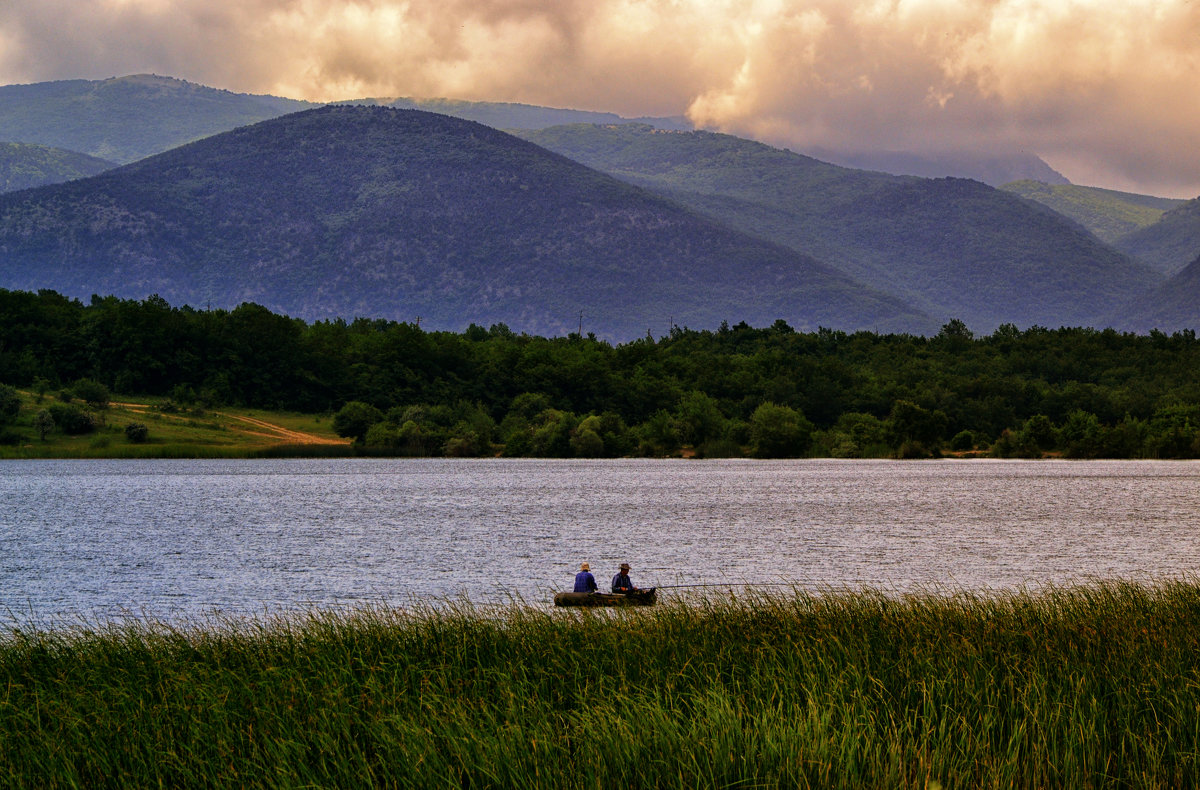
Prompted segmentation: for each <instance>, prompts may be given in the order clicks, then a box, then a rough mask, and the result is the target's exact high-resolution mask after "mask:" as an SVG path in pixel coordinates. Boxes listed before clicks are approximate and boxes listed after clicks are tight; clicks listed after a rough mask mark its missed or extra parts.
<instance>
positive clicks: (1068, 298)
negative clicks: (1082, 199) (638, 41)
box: [520, 125, 1163, 330]
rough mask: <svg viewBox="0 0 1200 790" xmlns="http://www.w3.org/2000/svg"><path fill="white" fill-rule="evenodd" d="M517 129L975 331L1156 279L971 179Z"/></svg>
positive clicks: (632, 131) (746, 149) (1104, 308)
mask: <svg viewBox="0 0 1200 790" xmlns="http://www.w3.org/2000/svg"><path fill="white" fill-rule="evenodd" d="M520 134H521V136H523V137H524V138H525V139H528V140H532V141H533V142H536V143H538V144H539V145H543V146H545V147H547V148H549V149H551V150H553V151H557V152H559V153H561V154H563V155H564V156H569V157H571V158H574V159H576V160H578V161H580V162H582V163H584V164H586V165H589V166H591V167H595V168H596V169H598V170H603V171H605V172H608V173H611V174H612V175H614V176H616V177H618V178H621V179H624V180H626V181H628V182H630V183H633V184H637V185H639V186H643V187H646V188H648V189H652V190H655V191H657V192H659V193H661V194H663V195H666V196H670V197H671V198H672V199H674V200H678V201H679V202H681V203H683V204H685V205H687V206H690V207H692V208H693V209H696V210H698V211H702V212H705V213H707V214H709V215H710V216H713V217H719V218H720V219H721V220H722V221H724V222H728V223H729V224H730V225H733V226H734V227H737V228H739V229H740V230H742V231H745V232H747V233H750V234H753V235H756V236H758V237H760V238H764V239H769V240H771V241H775V242H778V243H780V244H785V245H787V246H789V247H791V248H792V249H795V250H798V251H802V252H805V253H807V254H810V255H813V256H814V257H816V258H818V259H820V260H823V261H826V262H828V263H829V264H831V265H832V266H834V267H836V268H838V269H840V270H842V271H844V272H846V273H847V274H848V275H850V276H851V277H854V278H855V279H858V280H861V281H863V282H865V283H867V284H868V285H871V286H872V287H874V288H877V289H879V290H885V291H887V292H890V293H894V294H896V295H898V296H899V297H901V298H903V299H904V300H906V301H908V302H911V303H912V304H915V305H916V306H917V307H919V308H920V309H922V310H924V311H925V312H927V313H929V314H930V315H932V316H934V318H935V319H938V320H939V321H944V320H948V319H950V318H960V319H962V320H963V321H965V322H966V323H967V324H968V326H970V327H972V328H973V329H976V330H989V329H991V328H994V327H996V326H998V325H999V324H1003V323H1010V322H1011V323H1016V324H1018V325H1032V324H1040V325H1043V326H1060V325H1064V324H1065V325H1092V324H1098V323H1100V322H1102V321H1104V320H1107V318H1108V317H1109V316H1110V315H1112V313H1113V312H1114V311H1115V310H1116V309H1117V308H1118V307H1119V306H1121V305H1122V304H1124V303H1125V302H1126V301H1127V300H1128V299H1129V298H1130V296H1131V295H1136V294H1139V293H1142V292H1144V291H1147V290H1149V289H1150V288H1152V287H1154V286H1156V285H1158V284H1159V283H1160V282H1162V279H1163V278H1162V276H1161V275H1160V274H1158V273H1156V272H1154V271H1152V270H1151V269H1149V268H1148V267H1146V266H1144V265H1143V264H1140V263H1137V262H1135V261H1133V260H1130V259H1129V258H1127V257H1125V256H1123V255H1121V254H1120V253H1118V252H1116V251H1114V250H1112V249H1110V248H1108V247H1106V246H1105V245H1103V244H1101V243H1100V242H1099V241H1098V240H1097V239H1096V238H1095V237H1094V236H1092V235H1091V234H1089V233H1088V232H1087V231H1086V230H1084V229H1083V228H1082V227H1080V226H1079V225H1078V224H1077V223H1074V222H1072V221H1070V220H1068V219H1066V218H1065V217H1063V216H1061V215H1059V214H1057V213H1055V212H1053V211H1050V210H1049V209H1047V208H1045V207H1042V206H1039V205H1037V204H1035V203H1031V202H1029V201H1025V200H1022V199H1021V198H1018V197H1016V196H1014V195H1010V194H1008V193H1005V192H1002V191H1000V190H997V189H993V188H992V187H989V186H987V185H985V184H982V183H979V182H977V181H969V180H963V179H921V178H915V177H905V176H891V175H887V174H883V173H874V172H867V171H862V170H852V169H848V168H843V167H838V166H836V165H831V164H828V163H825V162H821V161H818V160H816V159H813V158H811V157H806V156H802V155H800V154H795V153H792V152H789V151H784V150H780V149H776V148H771V147H769V146H766V145H763V144H760V143H755V142H752V141H749V140H743V139H741V138H737V137H731V136H728V135H718V134H712V133H707V132H691V133H677V132H663V131H661V130H654V129H650V128H649V127H644V126H643V127H636V126H602V127H601V126H584V125H575V126H565V127H555V128H551V129H546V130H542V131H538V132H522V133H520Z"/></svg>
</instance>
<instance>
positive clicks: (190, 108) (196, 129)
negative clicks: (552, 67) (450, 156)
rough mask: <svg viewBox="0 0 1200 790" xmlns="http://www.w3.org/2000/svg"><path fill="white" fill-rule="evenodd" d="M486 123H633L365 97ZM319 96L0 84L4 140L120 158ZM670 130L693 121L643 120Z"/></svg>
mask: <svg viewBox="0 0 1200 790" xmlns="http://www.w3.org/2000/svg"><path fill="white" fill-rule="evenodd" d="M339 104H379V105H386V106H394V107H398V108H401V109H418V110H426V111H429V112H436V113H441V114H443V115H452V116H454V117H456V118H465V119H467V120H472V121H479V122H480V123H483V124H486V125H488V126H493V127H495V128H497V129H509V128H511V129H540V128H543V127H545V126H554V125H557V124H563V123H632V122H633V121H631V120H628V119H625V118H622V117H620V116H619V115H615V114H613V113H601V112H586V111H582V110H568V109H557V108H553V107H538V106H535V105H529V104H512V103H504V102H467V101H454V100H451V99H412V98H402V99H360V100H353V101H347V102H339ZM317 106H319V105H317V104H314V103H312V102H303V101H296V100H294V99H284V98H280V97H278V96H261V95H252V94H243V93H231V92H230V91H226V90H218V89H216V88H209V87H206V86H204V85H197V84H195V83H191V82H185V81H184V80H178V79H173V78H171V77H159V76H156V75H152V74H135V75H131V76H128V77H114V78H112V79H106V80H65V81H59V82H39V83H33V84H30V85H6V86H2V87H0V140H11V141H13V142H21V143H39V144H42V145H49V146H56V147H59V148H64V149H68V150H71V151H82V152H84V153H87V154H90V155H92V156H96V157H101V158H103V159H106V160H111V161H114V162H117V163H120V164H127V163H129V162H133V161H136V160H138V159H143V158H145V157H147V156H151V155H153V154H158V153H162V152H163V151H166V150H169V149H171V148H174V147H176V146H178V145H183V144H184V143H188V142H192V141H194V140H199V139H201V138H204V137H208V136H210V135H214V134H219V133H221V132H227V131H229V130H230V129H234V128H237V127H239V126H246V125H248V124H252V123H257V122H259V121H265V120H268V119H270V118H278V117H279V116H281V115H286V114H288V113H293V112H298V111H300V110H304V109H311V108H314V107H317ZM636 120H637V121H639V122H645V123H652V124H654V125H655V126H658V127H661V128H665V129H690V128H691V124H689V123H688V121H687V119H685V118H682V117H679V118H642V119H636Z"/></svg>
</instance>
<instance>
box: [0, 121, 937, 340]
mask: <svg viewBox="0 0 1200 790" xmlns="http://www.w3.org/2000/svg"><path fill="white" fill-rule="evenodd" d="M0 287H6V288H14V289H27V290H33V289H38V288H53V289H56V290H59V291H61V292H63V293H65V294H68V295H74V296H80V297H84V298H86V297H88V296H90V295H91V294H93V293H99V294H109V293H112V294H116V295H119V296H128V297H135V298H141V297H144V296H147V295H149V294H153V293H158V294H159V295H161V296H163V297H164V298H166V299H168V300H169V301H171V302H173V303H187V304H191V305H193V306H197V307H202V306H205V305H208V304H211V305H213V306H222V307H230V306H235V305H237V304H238V303H240V302H242V301H254V302H258V303H260V304H263V305H264V306H266V307H268V308H270V309H272V310H277V311H282V312H286V313H289V314H291V315H295V316H298V317H303V318H307V319H315V318H331V317H338V316H340V317H354V316H370V317H383V318H397V319H401V320H409V321H412V320H416V319H417V318H418V317H420V318H421V320H422V325H423V326H432V327H438V328H463V327H465V326H466V325H467V324H468V323H471V322H474V323H479V324H482V325H485V326H486V325H489V324H491V323H500V322H503V323H507V324H508V325H510V326H511V327H512V328H513V329H517V330H522V331H528V332H536V333H544V334H558V333H562V332H565V331H573V330H576V329H578V325H579V321H580V313H583V319H582V321H583V329H584V331H585V332H587V331H595V332H596V333H597V334H601V335H605V336H612V337H614V338H620V339H630V338H633V337H638V336H642V335H645V334H646V333H647V331H651V332H653V333H655V334H662V333H663V332H665V331H666V330H667V328H668V327H669V325H670V324H671V322H674V323H677V324H679V325H681V326H682V325H688V326H691V327H693V328H703V327H716V326H717V325H718V324H719V323H720V322H721V321H723V320H729V321H731V322H736V321H740V320H745V321H748V322H751V323H756V324H769V323H771V322H773V321H774V320H776V319H779V318H782V319H784V320H786V321H788V322H789V323H791V324H792V325H793V326H795V327H796V328H806V329H808V328H814V329H815V328H816V327H817V326H820V325H824V326H836V327H838V328H846V329H855V328H870V329H880V330H908V331H930V330H931V329H936V324H935V323H934V322H933V321H932V320H931V319H930V318H929V317H928V316H925V315H923V314H921V312H920V311H919V310H916V309H914V308H912V307H911V306H910V305H907V304H906V303H904V302H903V301H902V300H900V299H897V298H895V297H890V296H886V295H884V294H882V293H880V292H877V291H872V290H871V289H870V288H867V287H865V286H863V285H862V284H860V283H857V282H855V281H853V280H852V279H851V278H849V277H847V276H846V275H844V274H842V273H840V272H837V271H835V270H833V269H831V268H829V267H828V266H826V265H824V264H822V263H820V262H818V261H817V260H815V259H813V258H811V257H809V256H806V255H803V254H801V253H798V252H796V251H794V250H791V249H788V248H786V247H783V246H781V245H777V244H773V243H770V242H767V241H763V240H760V239H756V238H752V237H749V236H747V235H745V234H743V233H739V232H737V231H735V230H731V229H729V228H728V227H726V226H724V225H722V224H720V223H717V222H714V221H712V220H711V219H709V218H706V217H702V216H700V215H697V214H695V213H693V212H691V211H688V210H686V209H684V208H682V207H680V206H678V205H677V204H674V203H672V202H670V201H668V200H666V199H664V198H662V197H660V196H656V195H653V194H651V193H649V192H646V191H644V190H641V189H638V188H636V187H633V186H631V185H629V184H626V183H624V182H621V181H619V180H616V179H614V178H611V177H609V176H606V175H603V174H601V173H598V172H595V171H593V170H590V169H588V168H586V167H584V166H582V165H580V164H578V163H576V162H573V161H571V160H568V159H566V158H564V157H561V156H558V155H555V154H552V153H550V152H548V151H545V150H544V149H541V148H538V147H537V146H534V145H532V144H530V143H527V142H525V141H522V140H519V139H517V138H515V137H512V136H511V135H508V134H505V133H502V132H499V131H497V130H494V129H491V128H489V127H486V126H482V125H480V124H477V123H473V122H469V121H463V120H459V119H454V118H450V117H447V116H442V115H434V114H430V113H425V112H419V111H414V110H395V109H386V108H380V107H363V106H342V107H327V108H322V109H318V110H311V111H306V112H302V113H297V114H293V115H288V116H284V117H282V118H277V119H273V120H270V121H265V122H262V123H259V124H256V125H253V126H248V127H243V128H240V129H236V130H234V131H231V132H227V133H224V134H221V135H217V136H214V137H210V138H207V139H205V140H201V141H199V142H196V143H192V144H189V145H187V146H183V147H180V148H177V149H174V150H171V151H168V152H167V153H164V154H160V155H158V156H154V157H151V158H149V159H145V160H142V161H140V162H137V163H134V164H132V165H128V166H125V167H122V168H119V169H116V170H112V171H109V172H107V173H103V174H101V175H99V176H96V177H94V178H90V179H85V180H81V181H74V182H70V183H67V184H61V185H57V186H51V187H43V188H41V189H37V190H32V191H26V192H21V193H17V194H14V195H7V196H0Z"/></svg>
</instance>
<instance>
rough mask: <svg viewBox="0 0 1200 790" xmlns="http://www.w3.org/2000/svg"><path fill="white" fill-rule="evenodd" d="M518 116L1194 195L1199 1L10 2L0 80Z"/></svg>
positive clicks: (2, 15)
mask: <svg viewBox="0 0 1200 790" xmlns="http://www.w3.org/2000/svg"><path fill="white" fill-rule="evenodd" d="M138 72H154V73H158V74H165V75H169V76H174V77H181V78H184V79H189V80H192V81H195V82H201V83H204V84H207V85H212V86H215V87H221V88H228V89H230V90H237V91H244V92H253V93H273V94H277V95H284V96H290V97H294V98H304V99H312V100H331V99H345V98H360V97H367V96H376V97H383V96H413V97H449V98H458V99H472V100H492V101H521V102H529V103H535V104H546V105H552V106H559V107H574V108H579V109H592V110H605V111H612V112H618V113H621V114H623V115H630V116H632V115H677V114H681V113H683V114H687V115H688V116H689V117H690V118H691V119H692V120H693V121H694V122H696V123H697V124H699V125H701V126H704V127H707V128H712V129H717V130H721V131H728V132H731V133H734V134H740V135H743V136H749V137H754V138H757V139H761V140H765V141H767V142H770V143H773V144H776V145H782V146H787V147H790V148H793V149H798V150H803V149H806V148H813V147H819V148H825V149H832V150H838V149H842V150H863V149H872V148H875V149H888V150H908V151H914V152H931V151H936V150H938V149H981V148H982V149H987V150H992V151H997V152H1001V151H1017V150H1019V151H1027V152H1031V153H1036V154H1038V155H1040V156H1042V157H1043V158H1044V159H1046V160H1047V161H1048V162H1050V164H1051V165H1053V166H1055V167H1056V168H1058V169H1059V170H1060V171H1062V172H1063V173H1064V174H1066V175H1067V176H1068V177H1069V178H1071V180H1072V181H1075V182H1076V183H1084V184H1096V185H1101V186H1110V187H1114V188H1122V189H1131V190H1135V191H1142V192H1151V193H1155V194H1162V195H1173V196H1183V197H1194V196H1196V195H1197V194H1200V154H1198V153H1197V152H1200V89H1198V88H1197V86H1200V2H1198V1H1197V0H1112V1H1111V2H1102V1H1101V0H879V1H878V2H873V1H872V0H360V1H359V2H346V1H345V0H13V2H9V3H5V4H4V5H3V6H0V82H3V83H13V82H32V81H42V80H50V79H66V78H89V79H95V78H101V77H108V76H120V75H124V74H131V73H138Z"/></svg>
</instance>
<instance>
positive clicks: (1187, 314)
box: [1113, 258, 1200, 333]
mask: <svg viewBox="0 0 1200 790" xmlns="http://www.w3.org/2000/svg"><path fill="white" fill-rule="evenodd" d="M1113 324H1114V325H1117V326H1120V327H1122V328H1125V329H1129V330H1133V331H1137V332H1148V331H1150V330H1151V329H1158V330H1161V331H1163V332H1168V333H1170V332H1175V331H1178V330H1180V329H1192V330H1200V258H1196V259H1195V260H1194V261H1192V262H1191V263H1190V264H1188V265H1187V266H1185V267H1184V268H1183V270H1182V271H1180V272H1179V273H1178V274H1176V275H1175V276H1174V277H1172V278H1171V279H1170V280H1167V282H1165V283H1164V284H1163V285H1161V286H1160V287H1158V288H1156V289H1155V290H1154V291H1152V292H1150V293H1148V294H1144V295H1142V296H1140V297H1138V298H1136V299H1134V300H1133V301H1132V302H1131V303H1130V304H1129V305H1127V306H1125V307H1124V308H1122V309H1121V310H1120V311H1119V312H1118V313H1117V314H1116V315H1114V317H1113Z"/></svg>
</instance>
